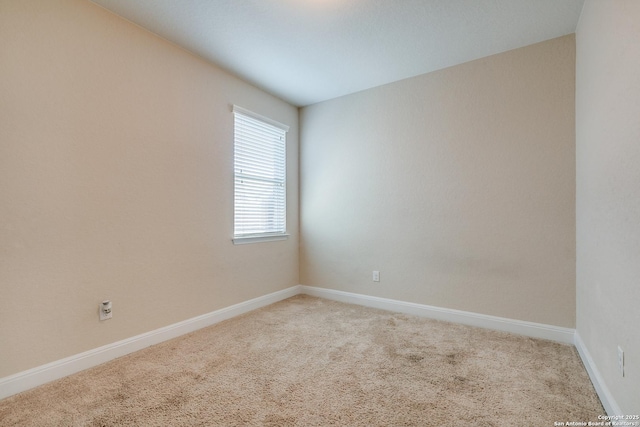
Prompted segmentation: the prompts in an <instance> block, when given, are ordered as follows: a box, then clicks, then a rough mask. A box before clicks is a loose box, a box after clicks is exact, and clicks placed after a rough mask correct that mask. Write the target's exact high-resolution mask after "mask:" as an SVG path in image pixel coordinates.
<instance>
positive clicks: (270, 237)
mask: <svg viewBox="0 0 640 427" xmlns="http://www.w3.org/2000/svg"><path fill="white" fill-rule="evenodd" d="M288 238H289V234H265V235H262V236H240V237H234V238H233V239H232V241H233V244H234V245H245V244H247V243H262V242H276V241H278V240H287V239H288Z"/></svg>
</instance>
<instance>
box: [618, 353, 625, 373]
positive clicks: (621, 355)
mask: <svg viewBox="0 0 640 427" xmlns="http://www.w3.org/2000/svg"><path fill="white" fill-rule="evenodd" d="M618 369H619V370H620V375H622V376H623V377H624V351H622V348H621V347H620V346H618Z"/></svg>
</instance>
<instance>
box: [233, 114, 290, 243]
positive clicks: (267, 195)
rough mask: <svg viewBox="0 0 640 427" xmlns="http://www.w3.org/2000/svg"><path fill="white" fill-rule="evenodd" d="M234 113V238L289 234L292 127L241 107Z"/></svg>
mask: <svg viewBox="0 0 640 427" xmlns="http://www.w3.org/2000/svg"><path fill="white" fill-rule="evenodd" d="M233 114H234V171H235V172H234V173H235V185H234V188H235V191H234V237H259V236H270V235H278V234H284V233H285V232H286V200H287V198H286V196H287V194H286V132H287V131H288V130H289V127H288V126H286V125H283V124H280V123H278V122H275V121H273V120H270V119H267V118H265V117H262V116H259V115H257V114H255V113H252V112H250V111H247V110H245V109H243V108H240V107H238V106H234V107H233Z"/></svg>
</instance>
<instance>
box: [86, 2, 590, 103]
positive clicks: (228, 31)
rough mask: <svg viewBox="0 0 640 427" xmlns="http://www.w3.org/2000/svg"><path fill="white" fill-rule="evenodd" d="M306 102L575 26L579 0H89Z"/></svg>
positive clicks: (290, 98) (253, 80)
mask: <svg viewBox="0 0 640 427" xmlns="http://www.w3.org/2000/svg"><path fill="white" fill-rule="evenodd" d="M92 1H93V2H94V3H97V4H99V5H101V6H103V7H104V8H106V9H108V10H111V11H112V12H114V13H116V14H118V15H120V16H122V17H124V18H126V19H128V20H130V21H132V22H134V23H136V24H138V25H140V26H142V27H144V28H147V29H148V30H150V31H152V32H154V33H156V34H158V35H159V36H161V37H163V38H165V39H167V40H169V41H171V42H173V43H176V44H178V45H180V46H182V47H184V48H186V49H187V50H189V51H191V52H193V53H195V54H197V55H199V56H201V57H203V58H205V59H206V60H208V61H211V62H213V63H215V64H217V65H219V66H220V67H222V68H224V69H226V70H228V71H230V72H232V73H233V74H235V75H237V76H239V77H241V78H242V79H244V80H246V81H248V82H250V83H252V84H254V85H256V86H258V87H260V88H262V89H264V90H266V91H267V92H270V93H272V94H274V95H276V96H278V97H280V98H282V99H284V100H286V101H288V102H290V103H292V104H294V105H297V106H305V105H309V104H314V103H316V102H320V101H324V100H327V99H331V98H336V97H339V96H342V95H346V94H349V93H353V92H357V91H360V90H364V89H368V88H371V87H375V86H379V85H382V84H386V83H390V82H393V81H397V80H401V79H405V78H408V77H412V76H416V75H419V74H424V73H428V72H431V71H435V70H438V69H442V68H445V67H450V66H452V65H456V64H460V63H463V62H467V61H471V60H473V59H477V58H481V57H484V56H488V55H493V54H496V53H500V52H504V51H507V50H510V49H515V48H518V47H522V46H526V45H529V44H533V43H537V42H541V41H544V40H548V39H552V38H555V37H560V36H563V35H566V34H571V33H573V32H575V29H576V25H577V23H578V19H579V16H580V12H581V10H582V5H583V3H584V0H92Z"/></svg>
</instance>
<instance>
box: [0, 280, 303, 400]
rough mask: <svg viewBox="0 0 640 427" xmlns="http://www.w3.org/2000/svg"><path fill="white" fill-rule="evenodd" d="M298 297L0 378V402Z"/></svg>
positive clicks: (261, 300)
mask: <svg viewBox="0 0 640 427" xmlns="http://www.w3.org/2000/svg"><path fill="white" fill-rule="evenodd" d="M299 293H300V286H299V285H297V286H293V287H291V288H287V289H283V290H281V291H277V292H273V293H271V294H268V295H264V296H261V297H258V298H254V299H251V300H248V301H244V302H241V303H239V304H235V305H232V306H229V307H225V308H222V309H220V310H216V311H213V312H211V313H207V314H203V315H201V316H197V317H194V318H192V319H188V320H185V321H182V322H178V323H174V324H173V325H169V326H165V327H163V328H160V329H156V330H154V331H150V332H147V333H144V334H141V335H137V336H135V337H131V338H127V339H125V340H122V341H118V342H115V343H112V344H107V345H104V346H102V347H98V348H95V349H93V350H89V351H86V352H84V353H80V354H76V355H73V356H70V357H67V358H64V359H61V360H57V361H55V362H51V363H47V364H46V365H42V366H38V367H36V368H33V369H29V370H27V371H23V372H19V373H17V374H14V375H11V376H8V377H5V378H0V399H4V398H5V397H9V396H12V395H14V394H17V393H20V392H22V391H25V390H28V389H30V388H33V387H37V386H39V385H42V384H46V383H48V382H50V381H53V380H57V379H59V378H63V377H66V376H67V375H71V374H75V373H76V372H80V371H82V370H85V369H88V368H91V367H93V366H97V365H100V364H101V363H105V362H108V361H110V360H113V359H115V358H117V357H121V356H124V355H127V354H129V353H133V352H134V351H138V350H141V349H143V348H145V347H149V346H151V345H154V344H158V343H161V342H163V341H167V340H170V339H172V338H176V337H178V336H180V335H184V334H187V333H189V332H193V331H195V330H198V329H201V328H204V327H206V326H210V325H213V324H215V323H218V322H221V321H223V320H227V319H230V318H232V317H235V316H238V315H240V314H244V313H247V312H249V311H252V310H255V309H257V308H260V307H264V306H267V305H269V304H273V303H275V302H278V301H281V300H283V299H286V298H289V297H292V296H294V295H297V294H299Z"/></svg>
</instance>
